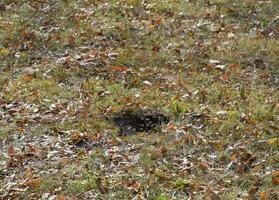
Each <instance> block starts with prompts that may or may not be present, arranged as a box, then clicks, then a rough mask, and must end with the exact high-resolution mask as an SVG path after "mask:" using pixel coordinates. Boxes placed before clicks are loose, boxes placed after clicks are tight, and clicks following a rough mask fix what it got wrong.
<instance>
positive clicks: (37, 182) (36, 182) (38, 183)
mask: <svg viewBox="0 0 279 200" xmlns="http://www.w3.org/2000/svg"><path fill="white" fill-rule="evenodd" d="M41 183H42V179H41V178H40V177H37V178H33V179H30V180H27V181H26V182H25V183H24V185H26V186H29V187H31V188H39V187H40V186H41Z"/></svg>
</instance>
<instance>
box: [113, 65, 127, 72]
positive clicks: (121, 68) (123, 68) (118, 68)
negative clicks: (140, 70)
mask: <svg viewBox="0 0 279 200" xmlns="http://www.w3.org/2000/svg"><path fill="white" fill-rule="evenodd" d="M111 69H112V70H113V71H116V72H127V71H128V70H129V68H128V67H126V66H111Z"/></svg>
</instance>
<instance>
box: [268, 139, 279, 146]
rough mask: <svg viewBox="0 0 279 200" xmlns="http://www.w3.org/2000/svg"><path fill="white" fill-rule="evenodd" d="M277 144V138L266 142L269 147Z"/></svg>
mask: <svg viewBox="0 0 279 200" xmlns="http://www.w3.org/2000/svg"><path fill="white" fill-rule="evenodd" d="M278 143H279V140H278V138H277V137H276V138H272V139H269V140H267V144H269V145H274V144H278Z"/></svg>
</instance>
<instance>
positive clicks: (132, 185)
mask: <svg viewBox="0 0 279 200" xmlns="http://www.w3.org/2000/svg"><path fill="white" fill-rule="evenodd" d="M129 188H130V189H133V190H138V189H139V188H140V184H138V183H137V182H136V181H133V182H132V184H131V185H130V187H129Z"/></svg>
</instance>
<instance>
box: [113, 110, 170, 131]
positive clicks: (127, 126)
mask: <svg viewBox="0 0 279 200" xmlns="http://www.w3.org/2000/svg"><path fill="white" fill-rule="evenodd" d="M112 121H113V123H114V124H115V125H116V126H118V127H119V130H120V135H132V134H135V133H138V132H148V131H150V130H152V129H154V128H156V127H158V126H159V125H161V124H162V123H168V122H169V119H168V117H166V116H164V115H162V114H160V113H159V112H158V111H150V110H149V111H137V112H135V111H134V112H133V111H129V110H128V111H124V112H122V113H118V114H117V115H115V116H114V117H113V118H112Z"/></svg>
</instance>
